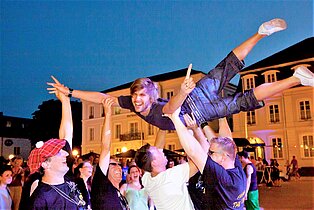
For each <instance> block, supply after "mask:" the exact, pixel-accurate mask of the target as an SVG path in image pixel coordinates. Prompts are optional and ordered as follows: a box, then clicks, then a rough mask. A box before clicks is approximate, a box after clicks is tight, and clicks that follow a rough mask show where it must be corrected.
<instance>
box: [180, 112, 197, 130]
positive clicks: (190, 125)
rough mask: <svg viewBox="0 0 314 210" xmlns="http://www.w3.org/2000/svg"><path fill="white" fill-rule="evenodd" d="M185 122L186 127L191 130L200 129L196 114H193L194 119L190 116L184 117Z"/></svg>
mask: <svg viewBox="0 0 314 210" xmlns="http://www.w3.org/2000/svg"><path fill="white" fill-rule="evenodd" d="M183 118H184V121H185V123H186V127H187V128H189V129H192V130H193V129H196V128H197V127H198V125H197V123H196V120H195V117H194V114H193V113H192V117H190V115H189V114H185V115H183Z"/></svg>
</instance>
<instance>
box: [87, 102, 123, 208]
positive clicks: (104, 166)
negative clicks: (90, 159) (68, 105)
mask: <svg viewBox="0 0 314 210" xmlns="http://www.w3.org/2000/svg"><path fill="white" fill-rule="evenodd" d="M113 103H114V102H113V100H111V99H110V98H108V99H106V100H104V101H103V102H102V104H103V107H104V110H105V117H104V125H103V128H102V129H103V130H102V135H101V142H102V144H101V152H100V157H99V164H98V165H97V166H96V171H95V174H94V177H93V181H92V191H91V203H92V209H93V210H103V209H115V210H125V209H129V207H128V202H127V200H126V198H125V197H124V196H123V195H122V193H121V192H120V190H119V184H120V182H121V180H122V168H121V164H120V163H119V162H118V161H117V160H116V159H114V158H111V157H110V145H111V130H110V128H111V119H110V118H111V106H112V104H113Z"/></svg>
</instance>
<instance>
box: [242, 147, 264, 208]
mask: <svg viewBox="0 0 314 210" xmlns="http://www.w3.org/2000/svg"><path fill="white" fill-rule="evenodd" d="M238 156H239V158H240V161H241V163H242V166H243V170H244V172H245V174H246V191H245V202H244V204H245V208H246V209H247V210H252V209H253V210H259V209H260V207H259V202H258V187H257V186H258V183H257V173H256V168H255V165H254V164H253V163H252V161H251V158H250V159H249V153H248V152H247V151H245V150H243V151H241V152H238Z"/></svg>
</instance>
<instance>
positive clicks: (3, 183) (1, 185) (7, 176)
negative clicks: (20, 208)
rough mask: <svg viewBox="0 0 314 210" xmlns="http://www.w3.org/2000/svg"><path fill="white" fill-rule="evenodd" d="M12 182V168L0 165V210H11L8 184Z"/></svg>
mask: <svg viewBox="0 0 314 210" xmlns="http://www.w3.org/2000/svg"><path fill="white" fill-rule="evenodd" d="M11 182H12V168H11V167H10V166H9V165H0V207H1V208H0V209H3V210H11V209H12V207H13V206H12V198H11V195H10V190H9V188H8V184H10V183H11Z"/></svg>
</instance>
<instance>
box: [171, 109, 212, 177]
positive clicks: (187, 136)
mask: <svg viewBox="0 0 314 210" xmlns="http://www.w3.org/2000/svg"><path fill="white" fill-rule="evenodd" d="M179 113H180V108H179V109H177V110H176V111H175V112H174V113H173V114H169V115H168V116H169V117H170V119H171V120H172V122H173V124H174V125H175V128H176V131H177V134H178V136H179V140H180V143H181V145H182V147H183V149H184V151H185V152H186V153H187V155H188V156H189V157H190V159H192V161H193V162H194V163H195V165H196V166H197V168H198V169H199V171H200V172H202V171H203V169H204V166H205V164H206V160H207V152H205V151H204V150H203V148H202V147H201V145H200V143H199V142H198V141H197V140H196V139H195V138H194V136H193V135H192V134H191V133H190V132H189V131H188V129H187V128H186V127H185V125H184V124H183V123H182V122H181V119H180V118H179Z"/></svg>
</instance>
